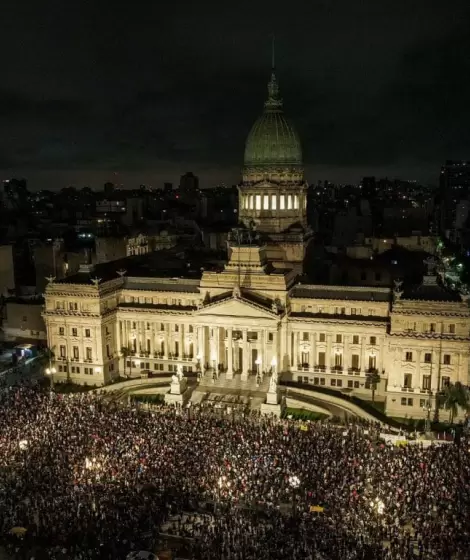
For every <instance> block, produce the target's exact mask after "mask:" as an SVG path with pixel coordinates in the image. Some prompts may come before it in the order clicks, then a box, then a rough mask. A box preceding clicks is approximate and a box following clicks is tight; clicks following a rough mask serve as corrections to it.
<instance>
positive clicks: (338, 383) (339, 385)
mask: <svg viewBox="0 0 470 560" xmlns="http://www.w3.org/2000/svg"><path fill="white" fill-rule="evenodd" d="M342 386H343V380H342V379H337V380H336V387H342Z"/></svg>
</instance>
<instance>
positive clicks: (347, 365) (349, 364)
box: [343, 334, 351, 370]
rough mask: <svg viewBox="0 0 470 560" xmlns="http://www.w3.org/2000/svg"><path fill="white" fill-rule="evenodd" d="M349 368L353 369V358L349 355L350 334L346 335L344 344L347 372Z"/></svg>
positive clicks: (344, 364)
mask: <svg viewBox="0 0 470 560" xmlns="http://www.w3.org/2000/svg"><path fill="white" fill-rule="evenodd" d="M349 367H351V356H350V355H349V334H345V335H344V342H343V368H344V369H346V370H347V369H348V368H349Z"/></svg>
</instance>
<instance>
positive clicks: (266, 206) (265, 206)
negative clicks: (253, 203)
mask: <svg viewBox="0 0 470 560" xmlns="http://www.w3.org/2000/svg"><path fill="white" fill-rule="evenodd" d="M263 210H269V194H265V195H264V196H263Z"/></svg>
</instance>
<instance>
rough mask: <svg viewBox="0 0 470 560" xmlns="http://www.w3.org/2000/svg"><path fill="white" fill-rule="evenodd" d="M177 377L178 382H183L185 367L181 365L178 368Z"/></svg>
mask: <svg viewBox="0 0 470 560" xmlns="http://www.w3.org/2000/svg"><path fill="white" fill-rule="evenodd" d="M176 377H177V379H178V381H183V379H184V373H183V366H182V365H181V364H178V365H177V366H176Z"/></svg>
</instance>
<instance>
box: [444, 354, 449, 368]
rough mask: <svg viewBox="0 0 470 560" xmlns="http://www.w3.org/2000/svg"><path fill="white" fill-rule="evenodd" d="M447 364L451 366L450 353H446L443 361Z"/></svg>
mask: <svg viewBox="0 0 470 560" xmlns="http://www.w3.org/2000/svg"><path fill="white" fill-rule="evenodd" d="M442 363H443V364H444V365H445V366H450V354H444V360H443V362H442Z"/></svg>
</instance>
